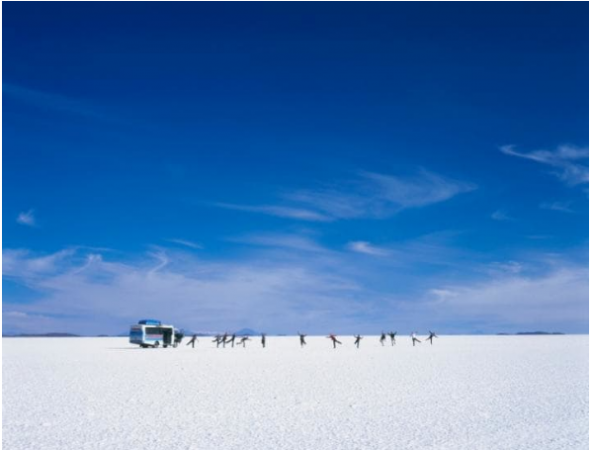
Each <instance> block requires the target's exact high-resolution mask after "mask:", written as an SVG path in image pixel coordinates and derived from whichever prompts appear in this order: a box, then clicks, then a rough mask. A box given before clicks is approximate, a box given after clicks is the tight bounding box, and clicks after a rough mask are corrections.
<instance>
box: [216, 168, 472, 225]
mask: <svg viewBox="0 0 590 450" xmlns="http://www.w3.org/2000/svg"><path fill="white" fill-rule="evenodd" d="M474 189H476V186H475V185H474V184H472V183H466V182H462V181H457V180H452V179H450V178H445V177H442V176H440V175H437V174H434V173H432V172H428V171H426V170H420V171H419V172H418V174H416V175H413V176H393V175H383V174H378V173H373V172H361V173H360V174H359V176H358V177H357V178H355V179H353V180H349V181H346V182H343V183H339V184H337V185H332V186H328V187H320V188H316V189H303V190H297V191H294V192H288V193H285V194H284V195H283V196H282V197H283V203H282V204H280V205H260V206H252V205H235V204H231V203H230V204H228V203H219V204H217V206H220V207H223V208H228V209H235V210H240V211H249V212H258V213H263V214H269V215H273V216H279V217H286V218H290V219H298V220H307V221H315V222H328V221H333V220H339V219H355V218H362V217H366V218H384V217H388V216H391V215H392V214H395V213H397V212H399V211H401V210H403V209H407V208H420V207H423V206H427V205H431V204H434V203H439V202H443V201H446V200H449V199H450V198H452V197H454V196H456V195H458V194H461V193H465V192H469V191H472V190H474Z"/></svg>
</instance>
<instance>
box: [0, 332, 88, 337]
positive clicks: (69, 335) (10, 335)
mask: <svg viewBox="0 0 590 450" xmlns="http://www.w3.org/2000/svg"><path fill="white" fill-rule="evenodd" d="M2 337H81V336H80V335H79V334H72V333H19V334H4V333H3V334H2Z"/></svg>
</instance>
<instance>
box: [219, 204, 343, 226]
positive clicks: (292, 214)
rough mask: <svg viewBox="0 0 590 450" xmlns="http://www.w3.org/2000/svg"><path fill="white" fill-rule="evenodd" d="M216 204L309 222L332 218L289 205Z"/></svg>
mask: <svg viewBox="0 0 590 450" xmlns="http://www.w3.org/2000/svg"><path fill="white" fill-rule="evenodd" d="M216 206H218V207H220V208H225V209H233V210H236V211H246V212H254V213H262V214H268V215H269V216H276V217H284V218H288V219H298V220H305V221H310V222H329V221H331V220H332V219H331V218H330V217H328V216H326V215H325V214H321V213H319V212H316V211H311V210H309V209H304V208H293V207H289V206H276V205H259V206H254V205H235V204H233V203H216Z"/></svg>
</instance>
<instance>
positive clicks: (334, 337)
mask: <svg viewBox="0 0 590 450" xmlns="http://www.w3.org/2000/svg"><path fill="white" fill-rule="evenodd" d="M326 337H327V338H329V339H332V345H333V346H334V348H336V344H339V345H342V342H340V341H339V340H338V339H336V336H334V335H333V334H330V335H329V336H326Z"/></svg>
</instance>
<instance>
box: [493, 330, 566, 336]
mask: <svg viewBox="0 0 590 450" xmlns="http://www.w3.org/2000/svg"><path fill="white" fill-rule="evenodd" d="M564 334H565V333H562V332H560V331H518V332H516V333H496V336H554V335H564Z"/></svg>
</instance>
